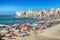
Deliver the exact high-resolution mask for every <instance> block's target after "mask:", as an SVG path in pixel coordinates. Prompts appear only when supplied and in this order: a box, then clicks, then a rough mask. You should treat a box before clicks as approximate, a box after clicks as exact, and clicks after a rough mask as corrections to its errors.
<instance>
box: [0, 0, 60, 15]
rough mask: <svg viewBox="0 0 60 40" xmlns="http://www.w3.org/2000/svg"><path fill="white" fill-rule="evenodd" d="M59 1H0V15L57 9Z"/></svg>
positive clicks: (59, 5)
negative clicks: (19, 11) (20, 11)
mask: <svg viewBox="0 0 60 40" xmlns="http://www.w3.org/2000/svg"><path fill="white" fill-rule="evenodd" d="M59 7H60V0H0V15H9V14H15V13H16V11H18V10H29V9H30V10H33V9H34V10H39V9H50V8H59Z"/></svg>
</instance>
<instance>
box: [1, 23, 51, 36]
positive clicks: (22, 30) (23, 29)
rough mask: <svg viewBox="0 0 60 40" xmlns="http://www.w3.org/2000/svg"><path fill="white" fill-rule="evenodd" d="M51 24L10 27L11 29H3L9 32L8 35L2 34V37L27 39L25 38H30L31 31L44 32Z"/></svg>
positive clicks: (28, 24)
mask: <svg viewBox="0 0 60 40" xmlns="http://www.w3.org/2000/svg"><path fill="white" fill-rule="evenodd" d="M50 26H51V24H48V23H33V24H30V23H27V24H21V25H19V26H18V27H13V26H11V27H9V28H3V29H4V30H6V31H8V32H7V33H5V34H4V33H1V35H2V36H6V37H7V36H8V37H12V36H20V37H25V36H30V35H31V34H30V30H32V31H34V32H36V31H38V30H39V31H40V32H42V31H43V30H44V29H46V28H48V27H50Z"/></svg>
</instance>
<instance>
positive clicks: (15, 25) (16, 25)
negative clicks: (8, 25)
mask: <svg viewBox="0 0 60 40" xmlns="http://www.w3.org/2000/svg"><path fill="white" fill-rule="evenodd" d="M12 26H13V27H18V26H20V24H14V25H12Z"/></svg>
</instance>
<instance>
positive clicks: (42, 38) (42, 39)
mask: <svg viewBox="0 0 60 40" xmlns="http://www.w3.org/2000/svg"><path fill="white" fill-rule="evenodd" d="M59 26H60V24H57V25H56V26H54V27H51V28H48V29H46V30H44V32H43V33H40V32H39V31H37V32H36V34H34V32H33V31H30V33H31V35H30V36H26V37H11V38H14V39H9V38H8V37H4V38H2V39H5V40H60V36H58V35H60V34H59V33H60V30H59ZM47 30H48V31H49V32H48V31H47ZM51 30H58V31H54V32H53V31H51ZM53 34H54V35H55V36H52V35H53ZM48 36H49V37H48Z"/></svg>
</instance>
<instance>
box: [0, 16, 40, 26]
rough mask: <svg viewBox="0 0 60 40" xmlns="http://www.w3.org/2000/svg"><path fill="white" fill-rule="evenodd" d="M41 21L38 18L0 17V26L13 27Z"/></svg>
mask: <svg viewBox="0 0 60 40" xmlns="http://www.w3.org/2000/svg"><path fill="white" fill-rule="evenodd" d="M39 21H41V19H40V18H16V17H11V16H6V17H5V16H4V17H0V24H6V25H13V24H22V23H35V22H39Z"/></svg>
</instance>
